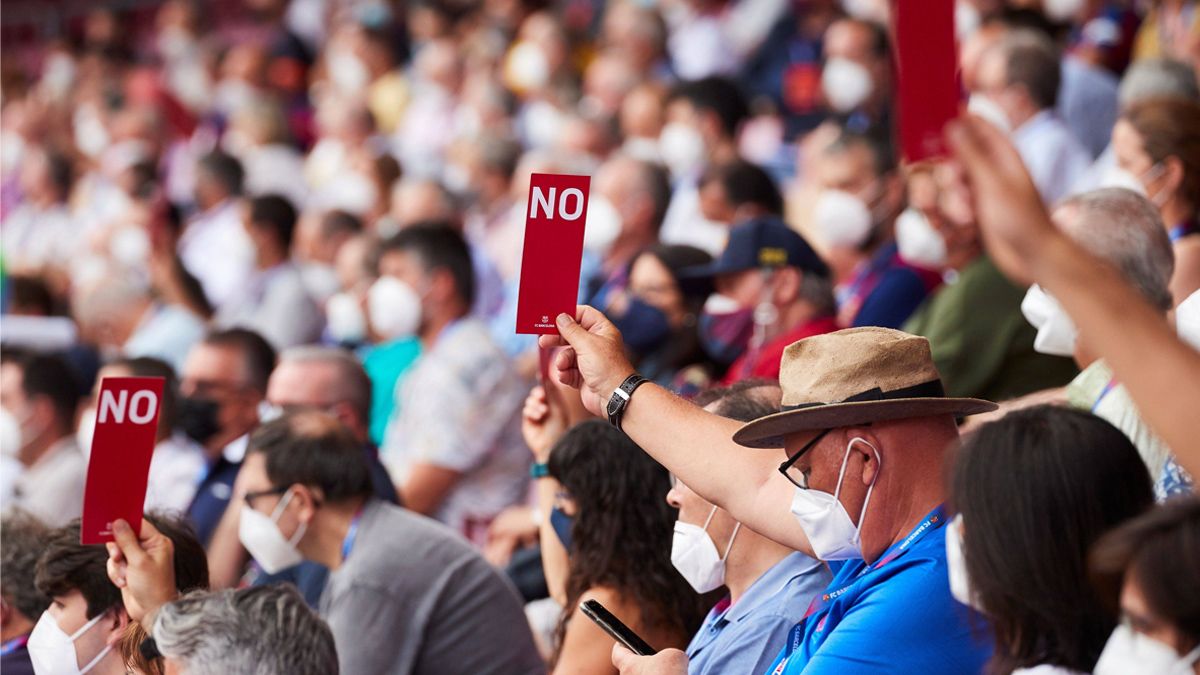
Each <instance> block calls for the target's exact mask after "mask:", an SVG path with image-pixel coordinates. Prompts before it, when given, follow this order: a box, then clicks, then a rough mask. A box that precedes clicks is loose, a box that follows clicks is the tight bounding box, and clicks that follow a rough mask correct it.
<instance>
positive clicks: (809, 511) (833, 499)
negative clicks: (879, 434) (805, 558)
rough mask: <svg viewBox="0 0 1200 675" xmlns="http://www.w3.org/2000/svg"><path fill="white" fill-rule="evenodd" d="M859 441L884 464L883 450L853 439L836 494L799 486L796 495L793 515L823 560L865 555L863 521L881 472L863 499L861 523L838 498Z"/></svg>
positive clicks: (843, 459)
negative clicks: (853, 448)
mask: <svg viewBox="0 0 1200 675" xmlns="http://www.w3.org/2000/svg"><path fill="white" fill-rule="evenodd" d="M855 443H863V444H865V445H866V446H867V447H869V448H871V450H872V451H873V452H874V453H875V460H876V461H877V462H879V463H880V464H881V465H882V458H881V457H880V456H879V450H878V449H876V448H875V446H873V445H871V444H870V443H869V442H867V441H866V440H865V439H862V438H852V439H850V442H849V443H847V444H846V454H845V455H844V456H843V457H842V468H841V471H839V472H838V482H837V487H836V488H835V489H834V493H833V494H829V493H828V492H821V491H819V490H813V489H812V488H800V487H798V488H796V493H795V495H793V496H792V515H793V516H795V518H796V520H798V521H799V522H800V527H801V528H802V529H803V530H804V534H806V535H808V541H809V543H810V544H812V548H813V554H814V555H815V556H816V557H817V558H819V559H820V560H853V559H856V558H861V557H863V552H862V524H863V522H864V519H865V518H866V517H867V507H868V506H869V505H870V504H871V493H872V492H873V491H874V490H875V481H876V480H878V479H879V472H878V471H876V472H875V478H874V479H872V480H871V485H870V487H868V488H867V497H866V499H864V500H863V506H862V511H861V512H860V513H859V514H858V524H857V525H855V524H854V521H852V520H850V514H849V513H846V507H844V506H842V502H841V501H839V500H838V496H839V495H841V493H842V479H843V478H845V477H846V466H847V465H848V464H849V462H850V448H852V447H854V444H855Z"/></svg>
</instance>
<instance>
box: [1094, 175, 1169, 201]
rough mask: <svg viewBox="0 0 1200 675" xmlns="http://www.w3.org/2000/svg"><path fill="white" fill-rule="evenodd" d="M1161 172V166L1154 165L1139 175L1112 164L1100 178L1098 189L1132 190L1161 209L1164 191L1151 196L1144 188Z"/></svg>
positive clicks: (1164, 197) (1164, 198) (1165, 195)
mask: <svg viewBox="0 0 1200 675" xmlns="http://www.w3.org/2000/svg"><path fill="white" fill-rule="evenodd" d="M1162 172H1163V165H1162V164H1155V165H1154V166H1152V167H1150V168H1149V169H1146V170H1145V171H1143V172H1142V174H1141V175H1138V174H1136V173H1134V172H1132V171H1130V170H1128V169H1122V168H1121V167H1119V166H1117V165H1115V164H1114V165H1112V166H1110V167H1108V168H1107V169H1105V170H1104V174H1103V175H1102V176H1101V177H1100V187H1119V188H1125V189H1127V190H1133V191H1134V192H1136V193H1138V194H1139V195H1141V196H1143V197H1145V198H1147V199H1149V200H1150V201H1151V202H1153V203H1154V205H1155V206H1157V207H1159V208H1162V205H1163V204H1165V203H1166V201H1167V200H1166V197H1167V194H1166V190H1159V191H1158V192H1157V193H1155V194H1154V195H1151V194H1150V191H1149V190H1148V189H1147V188H1146V184H1147V183H1151V182H1153V181H1155V180H1157V179H1158V177H1159V176H1161V175H1162Z"/></svg>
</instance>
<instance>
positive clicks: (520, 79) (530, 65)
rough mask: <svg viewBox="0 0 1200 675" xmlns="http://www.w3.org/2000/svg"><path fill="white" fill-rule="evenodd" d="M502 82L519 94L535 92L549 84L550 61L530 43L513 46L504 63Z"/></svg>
mask: <svg viewBox="0 0 1200 675" xmlns="http://www.w3.org/2000/svg"><path fill="white" fill-rule="evenodd" d="M504 80H505V82H506V83H508V85H509V86H511V87H512V88H513V89H515V90H517V91H519V92H529V91H537V90H539V89H541V88H542V87H545V86H546V85H547V84H549V82H550V60H549V59H547V58H546V52H544V51H542V48H541V47H539V46H537V45H536V44H534V43H532V42H526V41H521V42H518V43H517V44H515V45H513V47H512V49H510V50H509V52H508V58H507V59H505V61H504Z"/></svg>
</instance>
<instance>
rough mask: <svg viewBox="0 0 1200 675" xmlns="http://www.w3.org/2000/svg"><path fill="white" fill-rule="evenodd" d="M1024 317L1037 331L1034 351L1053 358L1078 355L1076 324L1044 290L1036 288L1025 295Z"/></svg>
mask: <svg viewBox="0 0 1200 675" xmlns="http://www.w3.org/2000/svg"><path fill="white" fill-rule="evenodd" d="M1021 313H1022V314H1024V315H1025V320H1026V321H1028V322H1029V323H1030V325H1032V326H1033V327H1034V328H1036V329H1037V337H1035V338H1034V339H1033V348H1034V350H1035V351H1037V352H1038V353H1040V354H1049V355H1051V356H1074V355H1075V340H1076V338H1077V337H1078V335H1079V332H1078V331H1077V330H1076V329H1075V322H1073V321H1071V317H1070V316H1067V313H1066V311H1065V310H1063V308H1062V305H1060V304H1058V301H1057V300H1055V299H1054V298H1053V297H1052V296H1051V295H1050V294H1049V293H1047V292H1045V291H1044V290H1042V287H1041V286H1038V285H1037V284H1034V285H1032V286H1030V287H1029V290H1028V291H1026V292H1025V298H1024V299H1023V300H1021Z"/></svg>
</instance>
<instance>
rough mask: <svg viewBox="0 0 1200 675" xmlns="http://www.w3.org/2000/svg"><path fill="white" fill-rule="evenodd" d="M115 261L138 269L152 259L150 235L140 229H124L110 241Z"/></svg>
mask: <svg viewBox="0 0 1200 675" xmlns="http://www.w3.org/2000/svg"><path fill="white" fill-rule="evenodd" d="M108 253H109V255H111V256H112V258H113V260H116V261H117V262H119V263H121V264H122V265H124V266H126V267H131V268H134V269H136V268H137V267H138V266H140V265H145V264H146V262H147V261H148V260H149V259H150V235H149V234H147V233H146V231H145V230H143V229H142V228H140V227H122V228H121V229H120V230H118V231H117V232H116V233H115V234H114V235H113V237H112V239H110V240H109V241H108Z"/></svg>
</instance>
